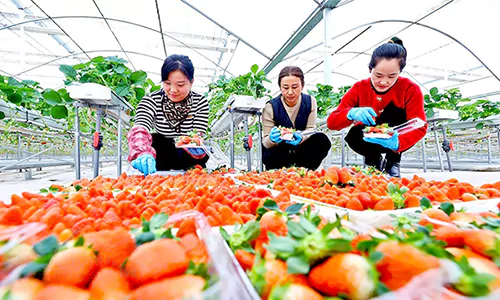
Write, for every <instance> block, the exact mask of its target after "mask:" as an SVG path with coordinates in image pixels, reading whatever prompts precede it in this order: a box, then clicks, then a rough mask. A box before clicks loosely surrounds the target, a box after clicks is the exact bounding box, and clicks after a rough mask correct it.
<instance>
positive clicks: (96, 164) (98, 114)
mask: <svg viewBox="0 0 500 300" xmlns="http://www.w3.org/2000/svg"><path fill="white" fill-rule="evenodd" d="M103 113H104V112H103V111H102V109H100V108H99V109H97V111H96V115H95V131H96V132H99V133H100V132H101V118H102V115H103ZM92 154H93V156H92V161H93V166H94V178H96V177H97V176H99V150H98V149H95V148H94V149H93V152H92Z"/></svg>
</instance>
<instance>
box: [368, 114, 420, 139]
mask: <svg viewBox="0 0 500 300" xmlns="http://www.w3.org/2000/svg"><path fill="white" fill-rule="evenodd" d="M425 124H427V123H426V122H425V121H423V120H422V119H420V118H413V119H411V120H409V121H407V122H406V123H403V124H401V125H398V126H394V127H383V126H381V127H380V128H379V126H373V127H372V126H367V127H365V129H364V137H370V138H380V139H389V138H391V137H392V136H393V135H394V133H396V132H397V133H398V134H399V135H402V134H406V133H408V132H411V131H413V130H417V129H419V128H422V127H424V126H425ZM386 126H387V125H386Z"/></svg>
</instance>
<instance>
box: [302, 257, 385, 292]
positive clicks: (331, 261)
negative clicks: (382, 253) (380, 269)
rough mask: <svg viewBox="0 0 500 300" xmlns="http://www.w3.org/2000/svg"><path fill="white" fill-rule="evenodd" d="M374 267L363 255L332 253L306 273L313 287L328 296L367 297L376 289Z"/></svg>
mask: <svg viewBox="0 0 500 300" xmlns="http://www.w3.org/2000/svg"><path fill="white" fill-rule="evenodd" d="M374 271H375V268H374V267H373V265H372V264H371V263H370V262H369V261H368V260H367V259H366V258H365V257H363V256H361V255H357V254H353V253H342V254H337V255H333V256H332V257H330V258H328V259H327V260H326V261H324V262H323V263H321V264H319V265H317V266H316V267H314V268H313V269H312V270H311V271H310V272H309V275H308V280H309V283H310V284H311V286H312V287H313V288H315V289H316V290H318V291H320V292H321V293H323V294H325V295H328V296H337V295H339V294H343V295H346V296H347V298H348V299H369V298H370V297H371V296H372V295H373V293H374V292H375V289H376V286H377V285H376V282H375V280H376V278H374V277H373V273H374Z"/></svg>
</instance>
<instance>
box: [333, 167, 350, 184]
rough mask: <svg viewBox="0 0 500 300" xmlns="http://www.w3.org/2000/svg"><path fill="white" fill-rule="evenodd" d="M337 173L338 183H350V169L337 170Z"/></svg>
mask: <svg viewBox="0 0 500 300" xmlns="http://www.w3.org/2000/svg"><path fill="white" fill-rule="evenodd" d="M337 171H338V175H339V182H340V183H348V182H350V181H352V179H353V177H352V173H351V172H352V171H351V169H348V168H341V169H338V170H337Z"/></svg>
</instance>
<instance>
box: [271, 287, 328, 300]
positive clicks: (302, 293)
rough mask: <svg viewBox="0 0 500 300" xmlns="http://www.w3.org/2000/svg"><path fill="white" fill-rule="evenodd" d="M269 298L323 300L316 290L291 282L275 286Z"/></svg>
mask: <svg viewBox="0 0 500 300" xmlns="http://www.w3.org/2000/svg"><path fill="white" fill-rule="evenodd" d="M269 298H270V299H281V300H304V299H307V300H323V299H324V298H323V296H321V295H320V294H319V293H318V292H316V291H315V290H313V289H312V288H310V287H308V286H306V285H302V284H295V283H292V284H290V285H285V286H275V287H274V288H273V289H272V291H271V294H270V296H269Z"/></svg>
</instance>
